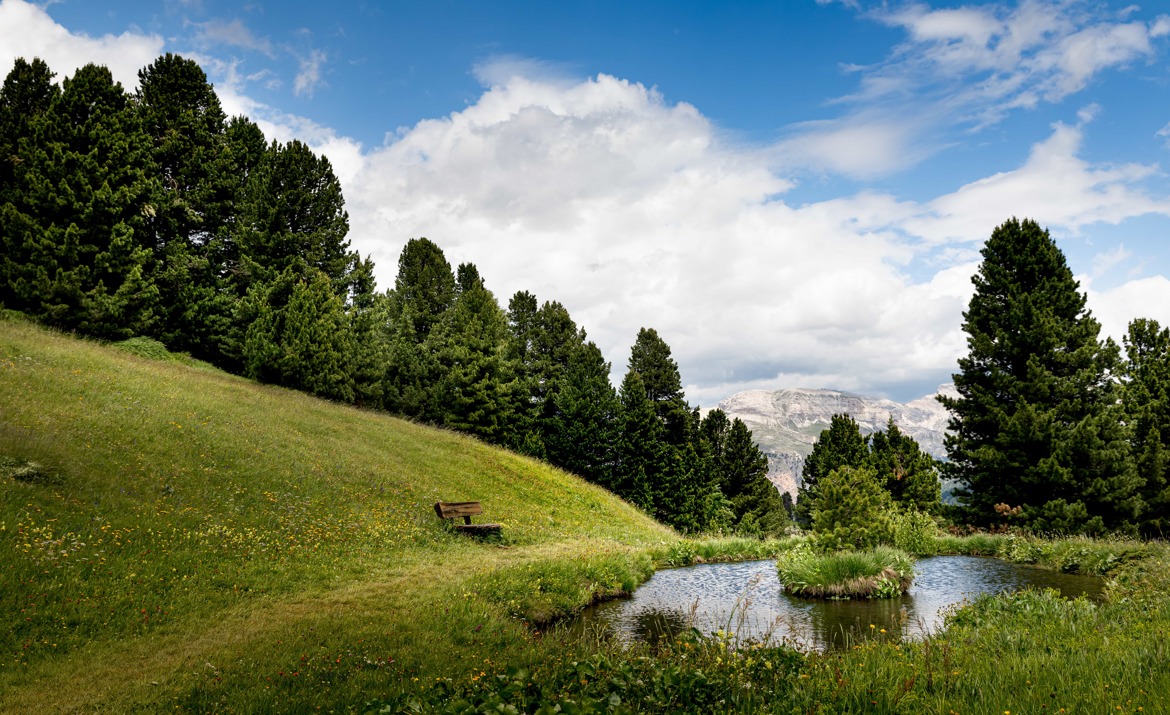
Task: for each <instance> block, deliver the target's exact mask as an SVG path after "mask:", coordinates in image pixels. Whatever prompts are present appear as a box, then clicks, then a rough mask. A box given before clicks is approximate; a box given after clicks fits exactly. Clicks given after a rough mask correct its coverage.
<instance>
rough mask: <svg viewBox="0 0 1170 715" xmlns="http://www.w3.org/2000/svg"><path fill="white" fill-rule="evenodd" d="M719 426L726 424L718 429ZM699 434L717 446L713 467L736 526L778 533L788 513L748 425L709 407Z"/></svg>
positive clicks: (747, 530) (758, 532) (759, 532)
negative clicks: (728, 418) (710, 409)
mask: <svg viewBox="0 0 1170 715" xmlns="http://www.w3.org/2000/svg"><path fill="white" fill-rule="evenodd" d="M723 425H727V426H726V427H724V428H722V430H721V429H720V428H721V427H722V426H723ZM720 432H722V434H721V435H720V434H719V433H720ZM700 433H701V434H702V435H703V436H704V439H705V440H706V441H707V442H708V443H711V444H719V445H721V446H719V447H716V448H715V450H714V451H715V453H716V455H717V456H716V458H715V470H716V473H717V474H718V475H719V483H720V484H721V486H722V489H723V493H724V494H725V495H726V496H727V499H728V500H729V502H730V504H731V508H732V514H733V523H734V525H735V527H736V529H737V530H738V531H740V532H742V533H745V534H751V535H768V536H779V535H780V534H782V533H783V532H784V529H785V528H786V527H787V526H788V515H787V512H786V511H785V510H784V504H783V501H782V500H781V497H780V492H779V490H777V489H776V487H775V485H773V484H772V482H771V480H769V479H768V458H767V457H766V456H764V453H763V452H761V451H760V448H759V447H758V446H757V445H756V443H755V440H754V439H753V438H752V432H751V430H750V429H748V426H747V425H746V424H744V422H743V420H741V419H739V418H738V417H736V418H735V419H734V420H732V421H731V422H730V423H728V422H727V417H726V415H724V414H723V411H722V410H712V411H711V412H710V413H708V415H707V417H706V418H705V419H704V420H703V424H702V426H701V427H700ZM716 435H718V436H716Z"/></svg>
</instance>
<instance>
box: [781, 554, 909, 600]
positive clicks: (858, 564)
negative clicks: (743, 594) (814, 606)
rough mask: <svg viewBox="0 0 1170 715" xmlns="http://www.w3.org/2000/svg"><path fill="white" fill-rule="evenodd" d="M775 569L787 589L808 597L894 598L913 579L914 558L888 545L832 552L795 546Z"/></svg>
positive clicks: (783, 555)
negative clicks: (817, 551) (821, 551)
mask: <svg viewBox="0 0 1170 715" xmlns="http://www.w3.org/2000/svg"><path fill="white" fill-rule="evenodd" d="M776 568H777V570H778V572H779V575H780V582H781V583H782V584H784V589H785V590H786V591H788V592H789V593H792V594H795V595H798V596H806V597H809V598H831V599H848V598H893V597H895V596H898V595H900V594H902V593H905V592H906V590H907V589H908V588H910V584H911V582H912V581H913V580H914V561H913V559H912V558H911V557H910V555H909V554H907V553H906V552H904V551H900V550H898V549H895V548H893V547H890V546H876V547H874V548H872V549H867V550H865V551H838V552H835V553H831V554H818V553H816V552H814V551H812V550H811V549H809V548H805V547H800V548H794V549H792V550H791V551H788V552H786V553H784V554H782V555H781V556H780V557H779V558H777V559H776Z"/></svg>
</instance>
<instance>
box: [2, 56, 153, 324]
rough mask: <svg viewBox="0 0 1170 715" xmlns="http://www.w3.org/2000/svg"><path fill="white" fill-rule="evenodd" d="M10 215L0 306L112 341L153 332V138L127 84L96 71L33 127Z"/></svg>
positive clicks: (7, 207)
mask: <svg viewBox="0 0 1170 715" xmlns="http://www.w3.org/2000/svg"><path fill="white" fill-rule="evenodd" d="M30 131H31V137H29V138H27V139H23V140H21V141H20V143H19V147H18V150H17V155H18V156H17V163H18V165H19V168H18V171H17V174H18V176H17V177H16V179H15V181H14V182H13V185H12V186H11V187H10V188H11V190H12V198H13V199H14V200H11V201H9V202H7V203H6V204H4V206H3V207H2V208H0V249H2V250H0V256H2V258H0V261H2V266H3V267H2V268H0V274H2V275H3V277H4V279H5V280H4V285H3V288H2V290H3V291H4V292H3V294H0V301H3V302H4V303H5V304H6V305H7V306H8V307H10V308H15V309H17V310H22V311H25V312H28V313H30V314H32V315H33V316H35V317H37V318H39V319H41V320H43V321H44V322H46V323H48V324H50V325H55V326H58V327H62V328H66V329H76V330H80V331H82V332H85V333H87V334H90V335H95V336H98V337H104V338H125V337H129V336H131V335H136V334H144V333H148V332H149V331H150V329H151V327H152V326H153V325H154V323H155V321H156V319H157V314H156V308H157V302H158V290H157V288H156V287H155V285H154V284H153V283H152V282H151V275H152V274H153V265H154V262H153V256H152V255H151V251H150V249H149V245H148V244H149V236H150V235H151V233H152V231H151V226H150V224H151V221H152V217H153V216H154V215H155V213H156V203H155V201H156V198H157V196H158V184H157V182H156V181H155V180H154V179H153V178H152V177H153V176H154V175H155V173H156V172H155V167H154V164H153V162H152V160H151V155H150V140H149V137H147V135H146V133H145V132H144V131H143V130H142V126H141V123H140V122H139V120H138V117H137V115H136V114H135V112H134V111H133V108H132V107H131V106H130V103H129V99H128V97H127V96H126V94H125V92H123V90H122V86H121V85H120V84H117V83H115V82H114V79H113V76H112V75H111V74H110V71H109V70H108V69H106V68H105V67H98V66H96V65H92V64H91V65H86V66H85V67H82V68H81V69H79V70H78V71H77V73H76V74H74V76H73V77H72V78H70V79H67V80H65V82H64V83H63V87H62V90H61V93H60V94H59V95H57V96H56V97H55V98H54V99H53V100H52V103H51V104H50V106H49V108H48V109H47V110H46V111H45V112H44V113H43V114H41V115H40V116H39V117H36V118H35V119H33V121H32V123H31V125H30Z"/></svg>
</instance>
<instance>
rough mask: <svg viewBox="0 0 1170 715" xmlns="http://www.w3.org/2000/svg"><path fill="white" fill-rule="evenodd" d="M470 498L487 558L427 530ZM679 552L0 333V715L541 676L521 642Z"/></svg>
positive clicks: (27, 334)
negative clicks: (526, 624)
mask: <svg viewBox="0 0 1170 715" xmlns="http://www.w3.org/2000/svg"><path fill="white" fill-rule="evenodd" d="M30 462H31V463H33V464H34V465H36V469H34V470H33V471H32V472H30V471H29V470H28V468H27V467H28V464H29V463H30ZM20 469H24V471H20ZM473 499H474V500H480V501H482V502H484V504H485V509H486V514H485V516H486V517H488V518H490V520H492V521H497V522H499V523H501V524H503V525H504V534H505V537H504V543H502V544H501V543H494V544H493V543H480V542H475V541H471V540H468V539H467V538H464V537H461V536H458V535H453V534H450V533H448V531H446V530H445V529H444V528H443V527H442V525H441V524H440V523H439V521H438V519H437V518H436V517H435V515H434V512H433V511H432V508H431V504H432V503H433V502H434V501H436V500H450V501H455V500H473ZM674 542H677V536H676V535H675V534H674V532H672V531H670V530H668V529H667V528H665V527H663V526H661V525H659V524H658V523H656V522H654V521H653V520H651V519H649V518H648V517H646V516H645V515H643V514H642V513H640V512H638V511H637V510H635V509H633V508H632V507H630V506H629V505H627V504H625V503H624V502H622V501H620V500H618V499H617V498H615V497H614V496H612V495H611V494H609V493H608V492H605V491H604V490H602V489H599V488H596V487H594V486H592V485H589V484H586V483H585V482H583V481H582V480H580V479H578V478H576V477H573V476H571V475H568V474H566V473H563V472H561V471H559V470H556V469H552V468H550V467H548V466H547V465H544V464H541V463H539V462H537V461H533V460H530V459H526V458H523V457H519V456H517V455H514V454H511V453H508V452H505V451H501V450H498V449H493V448H490V447H487V446H485V445H483V444H481V443H479V442H477V441H475V440H472V439H469V438H466V437H463V436H461V435H457V434H453V433H449V432H444V431H441V430H435V429H431V428H427V427H422V426H419V425H415V424H412V423H409V422H406V421H402V420H399V419H395V418H392V417H389V416H386V415H382V414H375V413H371V412H367V411H362V410H359V409H353V408H349V407H344V406H339V405H335V404H331V403H328V402H323V401H321V400H317V399H312V398H309V397H306V396H304V395H301V394H298V393H295V392H291V391H287V390H282V389H278V388H273V387H267V386H262V385H258V384H255V383H253V382H250V381H247V380H244V379H241V378H238V377H234V376H230V375H227V374H224V373H222V372H218V371H215V370H209V369H206V368H198V367H190V366H187V365H183V364H180V363H178V362H174V361H159V360H151V359H144V358H141V357H137V356H135V355H133V354H130V353H128V352H126V351H123V350H115V349H112V348H110V347H104V346H101V345H97V344H95V343H92V342H86V341H81V340H77V339H74V338H71V337H67V336H62V335H59V334H55V333H51V332H48V331H45V330H43V329H41V328H38V327H35V326H32V325H29V324H26V323H21V322H13V321H6V320H0V613H3V614H4V616H5V618H4V625H3V626H2V629H0V712H30V713H32V712H71V711H82V712H91V711H99V710H101V711H129V710H159V709H171V710H173V709H174V708H175V707H176V706H178V707H180V708H182V709H192V710H205V709H216V710H225V711H232V710H235V711H247V710H266V709H276V710H280V709H285V708H288V707H290V704H292V703H296V707H297V708H298V709H299V708H302V707H303V708H304V709H313V708H314V707H315V706H326V709H329V708H331V707H335V706H342V707H344V706H353V705H360V704H361V702H362V700H363V698H366V697H367V696H369V695H373V694H376V693H378V692H381V691H383V690H385V689H386V688H387V687H389V685H390V684H391V681H393V680H394V679H395V678H397V679H402V678H414V677H420V674H423V675H425V676H426V677H437V675H444V674H448V673H451V672H452V671H457V672H461V673H462V672H470V671H471V670H474V669H477V668H480V667H481V666H483V665H484V662H483V661H484V660H485V659H487V660H489V661H490V660H491V659H492V658H496V657H506V658H510V659H513V660H516V661H517V662H526V661H532V662H539V661H540V660H542V659H546V658H547V657H549V654H548V652H546V651H547V648H548V647H549V646H546V645H544V644H541V643H539V642H536V641H535V640H534V639H531V638H530V637H529V636H528V633H527V631H525V629H524V628H523V627H522V626H521V625H520V620H521V619H525V618H547V617H552V616H556V615H558V614H559V613H563V612H564V611H565V610H566V609H568V608H571V607H574V606H579V605H580V602H581V601H588V600H589V599H591V598H593V597H594V595H596V594H597V593H605V592H615V591H620V590H623V589H628V588H632V587H633V585H635V584H636V583H637V582H638V581H639V580H640V579H643V578H645V577H646V574H648V573H649V571H650V569H651V568H652V567H651V565H650V563H649V557H647V556H645V551H646V548H647V547H650V546H654V545H660V544H672V543H674ZM639 554H640V555H639ZM570 557H571V560H572V561H573V562H576V564H577V566H575V567H574V568H573V569H569V570H564V569H560V570H558V568H557V567H556V564H561V563H565V562H566V559H569V558H570ZM510 573H511V574H514V575H515V578H512V579H511V580H509V576H508V574H510ZM533 574H536V575H537V577H538V579H539V578H540V576H541V575H543V577H544V578H545V579H546V581H545V583H544V585H543V586H542V585H540V584H539V583H537V584H535V585H533V584H531V583H530V579H529V578H528V577H530V576H532V575H533ZM489 577H490V578H489ZM485 582H491V583H494V584H495V586H496V587H495V589H494V590H492V591H491V592H490V593H487V592H482V591H483V589H482V584H484V583H485ZM517 584H522V585H521V586H517ZM501 599H502V600H501ZM501 614H504V616H501ZM509 616H512V617H514V618H509Z"/></svg>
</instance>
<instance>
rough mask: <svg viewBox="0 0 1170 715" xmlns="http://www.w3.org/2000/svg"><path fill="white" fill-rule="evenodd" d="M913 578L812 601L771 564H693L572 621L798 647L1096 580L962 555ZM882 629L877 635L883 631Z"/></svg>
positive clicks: (936, 562) (894, 634)
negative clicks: (890, 593) (893, 593)
mask: <svg viewBox="0 0 1170 715" xmlns="http://www.w3.org/2000/svg"><path fill="white" fill-rule="evenodd" d="M916 569H917V572H918V576H917V577H916V578H915V580H914V585H913V586H912V587H911V588H910V591H909V592H908V593H907V594H906V595H904V596H903V597H901V598H895V599H883V600H875V601H821V600H812V599H803V598H798V597H793V596H789V595H787V594H785V593H784V592H783V589H782V588H781V586H780V582H779V580H778V579H777V577H776V567H775V562H774V561H751V562H747V563H739V564H703V565H699V566H690V567H687V568H681V569H669V570H665V571H659V572H658V573H656V574H654V576H653V577H651V578H650V580H649V581H647V582H646V583H645V584H644V585H642V587H640V588H639V589H638V590H637V592H635V593H634V595H633V596H632V597H631V598H628V599H621V600H617V601H609V602H607V603H602V604H598V605H597V606H594V607H592V608H591V609H589V610H588V611H587V612H586V613H585V614H584V615H583V616H582V617H581V619H580V621H579V623H578V627H579V628H598V627H599V628H603V629H605V630H608V631H611V632H613V633H615V634H616V635H617V636H618V637H619V638H621V639H623V640H627V641H630V640H641V641H647V642H649V643H651V644H656V643H657V642H658V641H659V640H661V639H662V638H664V637H667V636H670V635H675V634H678V633H680V632H682V631H683V630H685V629H687V628H690V627H691V626H692V625H693V626H694V627H695V628H698V629H699V630H700V631H703V632H706V633H713V632H715V631H717V630H724V631H728V632H730V633H734V634H736V635H737V636H738V637H739V638H740V639H741V640H769V641H771V642H773V643H787V644H789V645H794V646H797V647H800V648H804V649H817V650H823V649H826V648H839V647H842V646H844V645H845V644H847V643H850V642H856V641H857V640H858V639H859V638H870V637H875V636H876V637H884V638H898V637H903V636H904V637H908V638H918V637H922V636H923V635H924V634H926V633H930V632H933V631H934V630H936V629H938V628H939V627H940V626H941V625H942V621H943V617H944V615H945V613H946V612H947V611H948V610H949V609H951V608H954V607H955V606H956V605H957V604H960V603H962V602H964V601H965V600H970V599H973V598H974V597H975V596H977V595H978V594H980V593H998V592H1001V591H1008V590H1017V589H1020V588H1024V587H1027V586H1033V587H1036V588H1055V589H1057V590H1059V591H1060V592H1061V593H1062V594H1063V595H1065V596H1067V597H1070V598H1073V597H1077V596H1081V595H1087V596H1088V597H1090V598H1100V597H1101V594H1102V589H1103V582H1102V580H1101V579H1100V578H1096V577H1093V576H1083V575H1078V574H1062V573H1056V572H1052V571H1044V570H1041V569H1035V568H1030V567H1027V566H1019V565H1016V564H1009V563H1006V562H1003V561H999V560H996V559H986V558H977V557H972V556H935V557H931V558H926V559H921V560H919V561H918V563H917V564H916ZM883 631H884V632H883Z"/></svg>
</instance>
